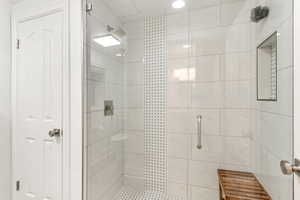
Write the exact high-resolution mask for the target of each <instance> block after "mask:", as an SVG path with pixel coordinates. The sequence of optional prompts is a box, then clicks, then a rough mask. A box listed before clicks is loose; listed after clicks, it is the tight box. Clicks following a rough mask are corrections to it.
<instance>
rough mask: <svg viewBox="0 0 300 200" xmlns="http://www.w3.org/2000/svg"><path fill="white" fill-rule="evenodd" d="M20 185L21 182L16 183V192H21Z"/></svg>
mask: <svg viewBox="0 0 300 200" xmlns="http://www.w3.org/2000/svg"><path fill="white" fill-rule="evenodd" d="M20 184H21V182H20V181H17V182H16V191H20Z"/></svg>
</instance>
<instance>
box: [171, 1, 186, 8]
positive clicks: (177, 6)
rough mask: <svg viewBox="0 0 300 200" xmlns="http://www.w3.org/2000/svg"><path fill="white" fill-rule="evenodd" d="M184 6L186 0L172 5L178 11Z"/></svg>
mask: <svg viewBox="0 0 300 200" xmlns="http://www.w3.org/2000/svg"><path fill="white" fill-rule="evenodd" d="M184 6H185V1H184V0H176V1H174V2H173V3H172V7H173V8H176V9H179V8H183V7H184Z"/></svg>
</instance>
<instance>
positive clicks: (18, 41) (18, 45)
mask: <svg viewBox="0 0 300 200" xmlns="http://www.w3.org/2000/svg"><path fill="white" fill-rule="evenodd" d="M16 47H17V49H20V40H19V39H17V45H16Z"/></svg>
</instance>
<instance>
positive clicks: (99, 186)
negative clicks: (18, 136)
mask: <svg viewBox="0 0 300 200" xmlns="http://www.w3.org/2000/svg"><path fill="white" fill-rule="evenodd" d="M84 4H86V5H87V10H86V14H85V16H86V18H85V20H84V23H85V25H86V40H85V45H86V48H85V50H86V51H85V52H86V77H85V86H86V87H85V88H86V90H85V93H86V95H85V144H84V145H85V146H84V147H85V148H84V149H85V177H84V180H85V199H86V200H121V199H122V200H123V199H126V200H127V199H128V200H133V199H141V200H142V199H149V200H152V199H157V200H160V199H161V200H164V199H170V200H171V199H176V200H177V199H182V200H199V199H201V200H216V199H218V198H219V186H218V179H217V169H228V170H240V171H249V172H253V173H254V174H255V175H256V176H257V178H258V179H259V181H260V182H261V183H262V185H263V186H264V187H265V189H266V190H267V191H268V193H269V194H270V196H272V198H273V199H274V200H292V199H293V191H292V190H293V177H292V176H286V175H283V174H282V172H281V169H280V161H281V160H289V161H291V160H292V159H293V58H292V55H293V15H292V11H293V1H292V0H284V1H283V0H185V1H183V0H177V1H175V0H164V1H162V0H151V1H150V0H122V1H121V0H87V2H84ZM257 6H266V7H267V8H268V9H269V13H268V15H267V16H266V17H265V16H264V17H265V18H264V19H259V20H257V21H255V20H253V19H254V18H252V20H253V21H252V20H251V11H252V9H253V8H255V7H257ZM252 17H253V16H252ZM274 34H275V36H276V39H273V40H272V41H271V42H269V43H266V45H262V44H264V43H263V42H264V41H266V39H267V38H269V37H270V36H274ZM275 42H276V45H273V44H275ZM257 47H263V48H257ZM265 66H269V68H266V67H265ZM259 67H262V68H259ZM257 69H262V70H257ZM268 70H269V71H268ZM272 70H273V71H272ZM258 72H262V73H267V74H270V76H267V78H268V79H267V78H266V76H265V75H264V74H263V75H261V74H258ZM269 72H270V73H269ZM271 72H272V73H271ZM261 77H262V78H261ZM258 86H260V87H262V88H260V87H259V88H258ZM258 91H263V92H262V93H260V94H263V95H264V96H263V95H262V96H263V97H264V98H260V97H258ZM275 94H276V95H275ZM275 97H276V98H275Z"/></svg>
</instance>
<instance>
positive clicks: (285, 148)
mask: <svg viewBox="0 0 300 200" xmlns="http://www.w3.org/2000/svg"><path fill="white" fill-rule="evenodd" d="M256 4H257V5H266V6H268V7H269V8H270V15H269V16H268V18H267V19H265V20H262V21H261V22H259V23H257V24H254V29H255V34H254V39H255V46H254V47H256V46H257V45H258V44H259V43H261V42H262V41H263V40H264V39H265V38H267V37H268V36H269V35H271V34H272V33H274V32H275V31H277V32H278V33H279V36H278V41H277V45H278V47H277V69H278V71H277V76H278V77H277V78H278V80H277V86H278V88H277V91H278V94H277V98H278V100H277V101H275V102H256V103H255V106H254V109H255V110H256V121H257V123H256V131H255V132H254V133H255V134H254V135H253V147H254V148H253V150H254V158H255V159H254V163H253V164H254V171H255V173H256V176H257V177H258V178H259V180H260V181H261V183H262V184H263V186H264V187H265V188H266V189H267V191H268V192H269V194H270V195H271V196H272V199H274V200H279V199H284V200H290V199H292V193H293V191H292V188H293V186H292V184H293V182H292V176H284V175H283V174H282V173H281V170H280V166H279V163H280V160H289V161H291V160H292V151H293V149H292V148H293V147H292V142H293V137H292V136H293V130H292V127H293V71H294V67H293V52H292V51H293V46H292V45H293V16H292V11H293V1H292V0H285V1H281V0H259V1H257V2H256ZM254 52H255V49H253V53H254ZM253 68H255V65H254V66H253ZM255 81H256V80H255V79H254V80H253V85H252V88H253V90H254V92H255V91H256V86H255Z"/></svg>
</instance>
